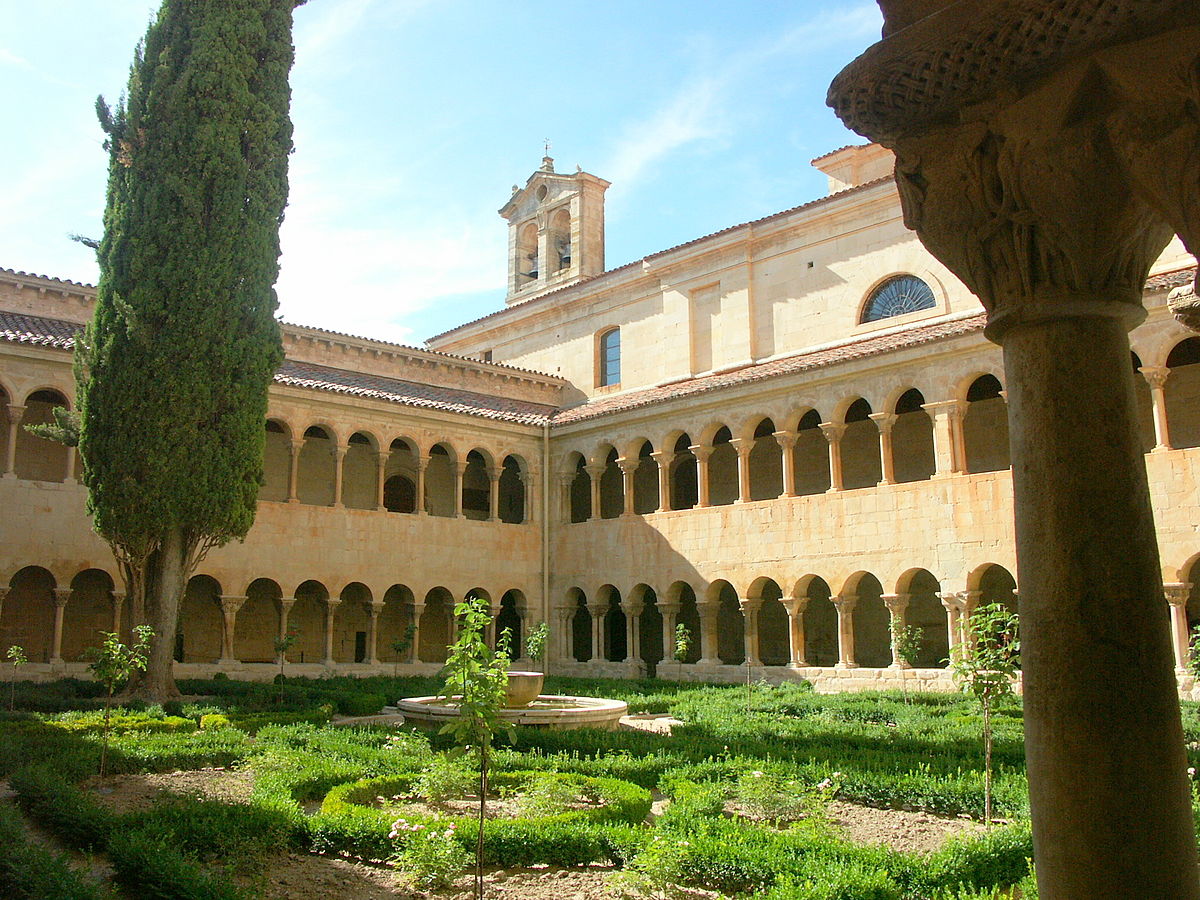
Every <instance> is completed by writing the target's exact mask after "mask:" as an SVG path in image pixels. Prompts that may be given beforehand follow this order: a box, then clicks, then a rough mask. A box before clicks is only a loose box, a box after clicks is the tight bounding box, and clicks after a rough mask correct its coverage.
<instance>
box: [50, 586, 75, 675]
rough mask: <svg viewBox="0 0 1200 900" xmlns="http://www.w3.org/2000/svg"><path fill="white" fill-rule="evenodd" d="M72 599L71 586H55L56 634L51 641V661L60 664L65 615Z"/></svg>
mask: <svg viewBox="0 0 1200 900" xmlns="http://www.w3.org/2000/svg"><path fill="white" fill-rule="evenodd" d="M70 599H71V589H70V588H55V590H54V636H53V640H52V641H51V643H50V662H51V663H52V664H54V665H57V664H60V663H61V662H62V661H63V658H62V636H63V616H64V614H65V613H66V610H67V601H68V600H70Z"/></svg>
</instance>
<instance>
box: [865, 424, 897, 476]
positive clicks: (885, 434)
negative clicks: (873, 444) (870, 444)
mask: <svg viewBox="0 0 1200 900" xmlns="http://www.w3.org/2000/svg"><path fill="white" fill-rule="evenodd" d="M867 418H869V419H871V420H872V421H873V422H874V423H875V425H876V426H877V427H878V428H879V471H880V472H882V473H883V477H882V478H881V479H880V481H879V483H880V484H895V483H896V463H895V459H894V457H893V454H892V426H894V425H895V424H896V416H895V415H894V414H893V413H871V414H870V415H869V416H868V417H867Z"/></svg>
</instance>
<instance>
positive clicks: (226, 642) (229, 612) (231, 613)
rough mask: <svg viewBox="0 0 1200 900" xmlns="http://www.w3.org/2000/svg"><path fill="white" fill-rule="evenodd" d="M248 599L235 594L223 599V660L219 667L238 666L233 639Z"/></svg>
mask: <svg viewBox="0 0 1200 900" xmlns="http://www.w3.org/2000/svg"><path fill="white" fill-rule="evenodd" d="M245 602H246V598H245V597H242V596H238V595H233V594H225V595H223V596H222V597H221V658H220V659H218V660H217V665H219V666H231V665H236V664H237V662H238V659H237V657H236V656H234V655H233V637H234V634H235V633H236V630H237V614H238V611H239V610H240V609H241V608H242V604H244V603H245Z"/></svg>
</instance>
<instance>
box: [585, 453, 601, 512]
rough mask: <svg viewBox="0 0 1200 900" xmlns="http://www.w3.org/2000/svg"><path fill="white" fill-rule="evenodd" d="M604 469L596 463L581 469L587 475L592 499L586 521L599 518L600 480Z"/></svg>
mask: <svg viewBox="0 0 1200 900" xmlns="http://www.w3.org/2000/svg"><path fill="white" fill-rule="evenodd" d="M605 468H606V467H605V466H601V465H597V464H596V463H592V464H591V465H588V466H584V467H583V469H584V471H585V472H587V473H588V487H589V488H590V490H591V498H592V510H591V514H590V515H589V516H588V521H592V520H594V519H599V518H600V479H601V477H602V476H603V475H604V470H605Z"/></svg>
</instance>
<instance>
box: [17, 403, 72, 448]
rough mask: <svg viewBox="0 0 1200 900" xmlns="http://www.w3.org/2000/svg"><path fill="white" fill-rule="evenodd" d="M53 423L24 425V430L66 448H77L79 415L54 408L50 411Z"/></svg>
mask: <svg viewBox="0 0 1200 900" xmlns="http://www.w3.org/2000/svg"><path fill="white" fill-rule="evenodd" d="M50 415H51V416H52V417H53V419H54V421H53V422H42V423H39V424H37V425H26V426H25V430H26V431H28V432H29V433H30V434H32V435H33V436H34V437H40V438H43V439H44V440H47V441H54V442H55V443H56V444H62V445H63V446H66V447H78V446H79V413H78V412H77V411H75V410H73V409H67V408H66V407H63V406H56V407H54V408H53V409H51V410H50Z"/></svg>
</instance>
